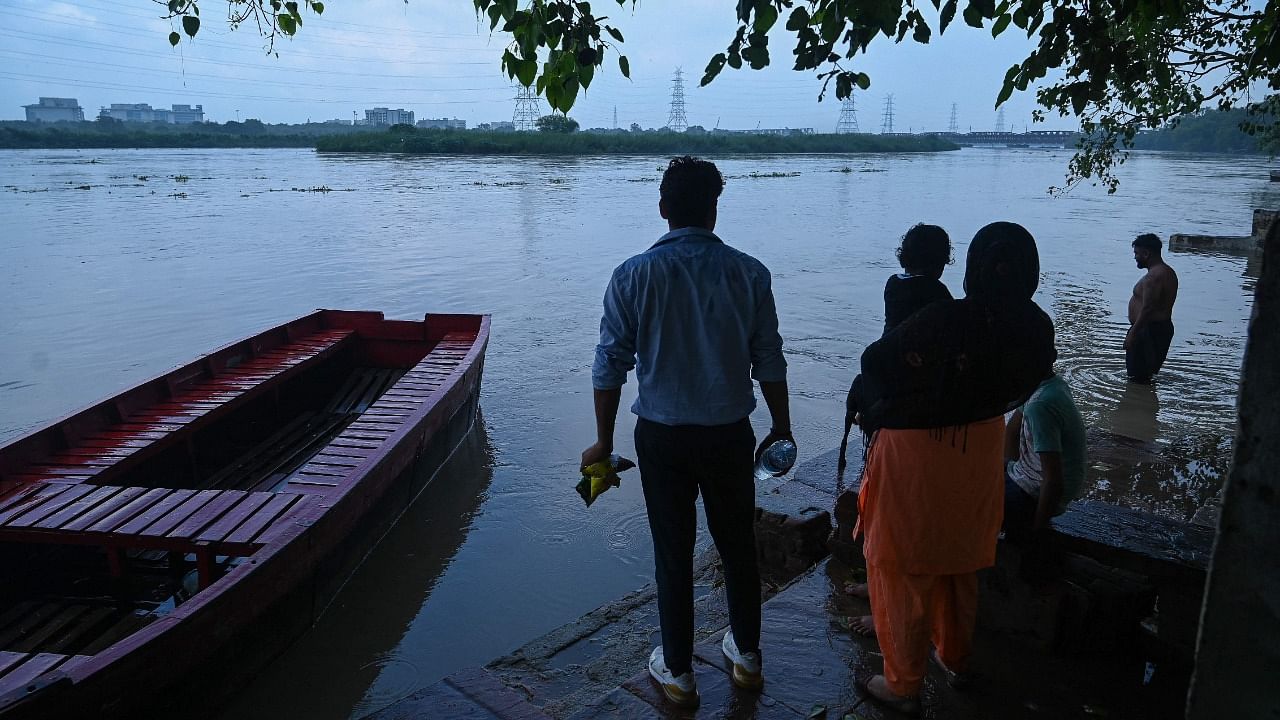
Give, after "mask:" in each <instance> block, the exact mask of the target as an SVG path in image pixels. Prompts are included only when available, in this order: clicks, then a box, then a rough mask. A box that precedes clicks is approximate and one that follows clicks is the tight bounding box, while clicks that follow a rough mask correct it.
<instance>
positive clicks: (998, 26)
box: [991, 15, 1013, 37]
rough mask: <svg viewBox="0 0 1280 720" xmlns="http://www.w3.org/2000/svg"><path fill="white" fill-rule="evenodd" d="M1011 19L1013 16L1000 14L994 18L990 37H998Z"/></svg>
mask: <svg viewBox="0 0 1280 720" xmlns="http://www.w3.org/2000/svg"><path fill="white" fill-rule="evenodd" d="M1012 19H1013V18H1012V17H1010V16H1009V15H1001V16H1000V17H998V18H996V23H995V25H992V26H991V37H1000V33H1002V32H1004V31H1005V28H1007V27H1009V21H1010V20H1012Z"/></svg>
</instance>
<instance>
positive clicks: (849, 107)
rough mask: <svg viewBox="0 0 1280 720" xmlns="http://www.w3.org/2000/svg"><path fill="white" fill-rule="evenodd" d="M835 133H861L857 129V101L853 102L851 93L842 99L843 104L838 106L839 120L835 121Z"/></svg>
mask: <svg viewBox="0 0 1280 720" xmlns="http://www.w3.org/2000/svg"><path fill="white" fill-rule="evenodd" d="M836 132H837V133H840V134H848V133H858V132H862V131H861V130H859V129H858V101H857V100H854V98H853V93H850V94H849V97H847V98H845V99H844V104H843V105H841V106H840V119H839V120H837V121H836Z"/></svg>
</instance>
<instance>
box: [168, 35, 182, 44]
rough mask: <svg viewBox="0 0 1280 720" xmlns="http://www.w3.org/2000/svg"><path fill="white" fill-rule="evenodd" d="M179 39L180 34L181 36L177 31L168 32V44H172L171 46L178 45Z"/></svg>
mask: <svg viewBox="0 0 1280 720" xmlns="http://www.w3.org/2000/svg"><path fill="white" fill-rule="evenodd" d="M180 40H182V36H181V35H179V34H178V33H176V32H171V33H169V44H170V45H173V46H175V47H176V46H177V45H178V41H180Z"/></svg>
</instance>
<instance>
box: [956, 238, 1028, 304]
mask: <svg viewBox="0 0 1280 720" xmlns="http://www.w3.org/2000/svg"><path fill="white" fill-rule="evenodd" d="M1039 285H1040V253H1039V252H1038V251H1037V250H1036V241H1035V238H1033V237H1031V233H1029V232H1027V229H1026V228H1024V227H1022V226H1021V225H1019V224H1017V223H1011V222H994V223H991V224H990V225H987V226H986V227H984V228H982V229H981V230H979V231H978V233H977V234H976V235H974V236H973V242H971V243H970V244H969V255H968V257H967V259H966V260H965V268H964V292H965V296H966V297H967V298H968V299H970V300H974V301H977V302H979V303H982V304H984V305H985V304H991V303H995V302H1000V301H1003V300H1030V299H1031V296H1032V295H1033V294H1035V291H1036V288H1037V287H1039Z"/></svg>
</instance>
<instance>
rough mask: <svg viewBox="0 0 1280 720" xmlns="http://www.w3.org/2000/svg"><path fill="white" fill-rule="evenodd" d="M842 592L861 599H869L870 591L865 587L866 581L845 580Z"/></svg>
mask: <svg viewBox="0 0 1280 720" xmlns="http://www.w3.org/2000/svg"><path fill="white" fill-rule="evenodd" d="M844 594H845V595H850V596H852V597H856V598H862V599H863V600H870V599H871V591H870V590H869V589H867V584H866V583H860V582H846V583H845V584H844Z"/></svg>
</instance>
